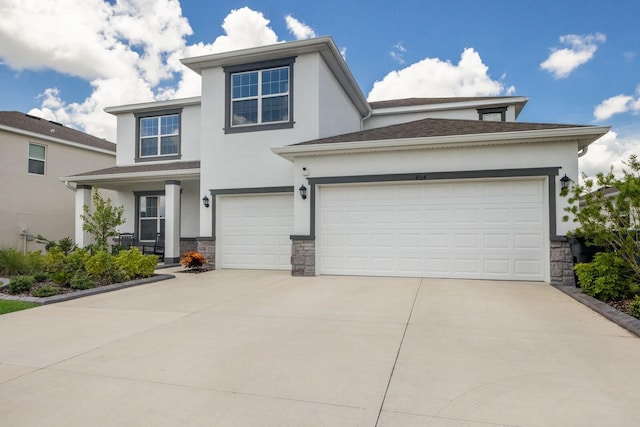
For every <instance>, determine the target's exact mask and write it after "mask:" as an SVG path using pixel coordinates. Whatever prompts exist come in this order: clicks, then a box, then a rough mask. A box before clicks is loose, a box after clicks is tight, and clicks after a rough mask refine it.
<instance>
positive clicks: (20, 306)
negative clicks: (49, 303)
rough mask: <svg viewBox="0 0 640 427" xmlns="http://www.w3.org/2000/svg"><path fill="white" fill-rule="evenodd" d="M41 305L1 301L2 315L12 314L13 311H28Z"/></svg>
mask: <svg viewBox="0 0 640 427" xmlns="http://www.w3.org/2000/svg"><path fill="white" fill-rule="evenodd" d="M39 305H40V304H36V303H33V302H25V301H5V300H0V314H6V313H11V312H12V311H19V310H26V309H27V308H33V307H38V306H39Z"/></svg>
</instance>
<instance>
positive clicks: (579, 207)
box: [562, 154, 640, 278]
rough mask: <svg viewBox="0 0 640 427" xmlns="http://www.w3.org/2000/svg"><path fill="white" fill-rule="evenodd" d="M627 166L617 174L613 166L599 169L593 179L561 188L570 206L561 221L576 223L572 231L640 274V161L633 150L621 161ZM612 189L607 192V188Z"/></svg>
mask: <svg viewBox="0 0 640 427" xmlns="http://www.w3.org/2000/svg"><path fill="white" fill-rule="evenodd" d="M624 164H625V165H627V166H628V167H629V170H628V171H627V170H624V171H623V176H622V177H620V178H616V177H615V175H614V174H613V167H612V168H611V169H610V170H609V172H608V173H602V172H601V173H598V174H597V175H596V181H595V183H594V181H593V179H586V177H585V181H584V184H583V185H574V186H572V188H571V189H566V190H563V193H562V195H563V196H569V199H568V200H569V203H571V206H569V207H567V208H566V209H565V210H566V211H567V212H569V213H570V214H571V215H566V216H565V217H564V218H563V219H564V221H569V220H570V219H572V220H573V222H575V223H578V224H579V226H578V227H577V228H576V229H575V230H574V231H573V233H572V234H574V235H577V236H582V237H584V238H585V239H586V240H587V241H588V242H590V243H592V244H594V245H598V246H604V247H608V248H610V250H611V251H613V252H614V253H615V254H616V256H618V257H620V258H621V259H623V260H624V261H625V263H626V264H628V266H629V268H631V270H633V272H634V274H635V275H636V276H637V277H636V278H640V258H639V256H640V235H639V233H640V161H639V160H638V158H637V156H636V155H635V154H633V155H631V156H630V157H629V160H628V161H626V162H624ZM610 188H613V189H615V190H614V191H613V192H611V191H609V192H607V191H606V190H607V189H610Z"/></svg>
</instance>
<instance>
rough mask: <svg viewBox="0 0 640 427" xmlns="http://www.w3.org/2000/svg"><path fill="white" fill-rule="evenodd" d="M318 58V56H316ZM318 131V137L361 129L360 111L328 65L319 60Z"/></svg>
mask: <svg viewBox="0 0 640 427" xmlns="http://www.w3.org/2000/svg"><path fill="white" fill-rule="evenodd" d="M318 59H320V57H319V56H318ZM318 62H319V64H318V65H319V100H320V109H319V121H320V125H319V132H318V136H317V137H318V138H324V137H327V136H333V135H341V134H345V133H350V132H356V131H359V130H361V127H362V123H361V122H362V119H361V116H360V113H359V112H358V110H357V109H356V108H355V106H354V105H353V102H351V99H349V97H348V96H347V94H346V93H345V92H344V90H343V89H342V87H341V86H340V83H339V82H338V80H337V79H336V78H335V76H334V75H333V73H332V72H331V70H330V69H329V67H328V66H327V65H326V63H325V62H324V61H322V60H319V61H318Z"/></svg>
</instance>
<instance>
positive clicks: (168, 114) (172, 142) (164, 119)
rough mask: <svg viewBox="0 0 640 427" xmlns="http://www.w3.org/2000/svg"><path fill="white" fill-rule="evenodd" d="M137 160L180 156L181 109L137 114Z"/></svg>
mask: <svg viewBox="0 0 640 427" xmlns="http://www.w3.org/2000/svg"><path fill="white" fill-rule="evenodd" d="M136 120H137V132H136V134H137V136H136V160H138V161H144V160H163V159H175V158H180V133H181V132H180V111H163V112H162V113H161V114H159V113H157V112H156V113H144V114H137V115H136Z"/></svg>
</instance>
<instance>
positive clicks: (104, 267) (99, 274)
mask: <svg viewBox="0 0 640 427" xmlns="http://www.w3.org/2000/svg"><path fill="white" fill-rule="evenodd" d="M114 261H115V260H114V256H113V255H111V254H110V253H108V252H106V251H97V252H96V253H95V254H93V255H91V256H90V257H89V258H88V259H87V262H86V270H87V273H88V274H89V275H90V276H92V277H93V278H94V279H96V280H111V279H112V278H113V277H115V276H117V273H118V272H117V268H116V265H115V262H114Z"/></svg>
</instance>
